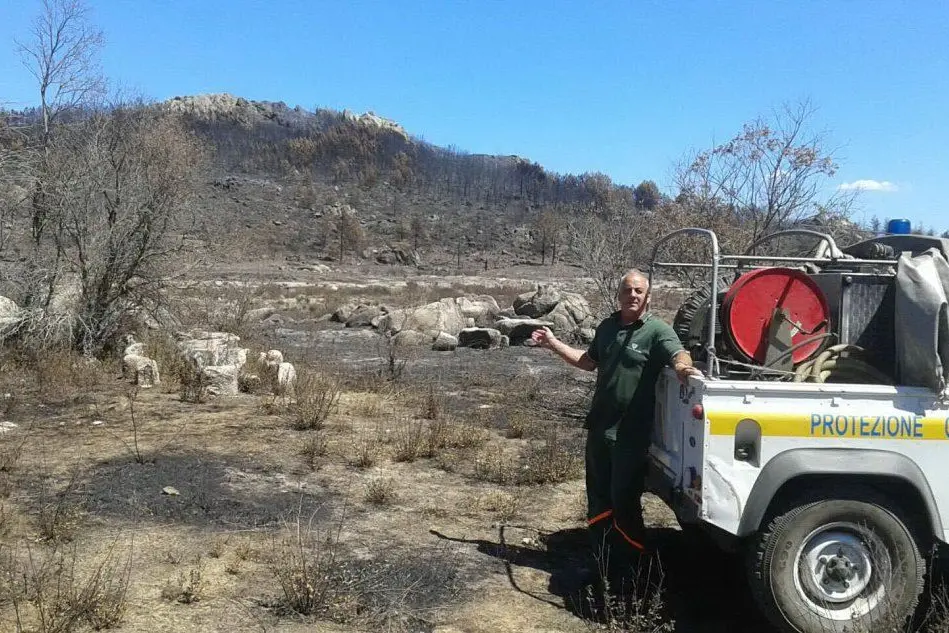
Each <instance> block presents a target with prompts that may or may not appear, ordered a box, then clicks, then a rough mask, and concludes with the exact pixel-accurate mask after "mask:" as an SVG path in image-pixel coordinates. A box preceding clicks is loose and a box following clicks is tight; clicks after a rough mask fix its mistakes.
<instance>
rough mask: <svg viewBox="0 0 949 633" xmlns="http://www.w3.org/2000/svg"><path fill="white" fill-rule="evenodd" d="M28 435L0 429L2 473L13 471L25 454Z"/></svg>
mask: <svg viewBox="0 0 949 633" xmlns="http://www.w3.org/2000/svg"><path fill="white" fill-rule="evenodd" d="M25 444H26V436H24V435H20V434H18V433H15V432H13V431H7V432H6V433H4V432H2V430H0V473H12V472H13V471H14V470H15V469H16V465H17V462H19V461H20V456H21V455H22V454H23V446H24V445H25Z"/></svg>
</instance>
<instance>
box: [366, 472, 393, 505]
mask: <svg viewBox="0 0 949 633" xmlns="http://www.w3.org/2000/svg"><path fill="white" fill-rule="evenodd" d="M397 497H398V495H396V492H395V480H394V479H392V478H391V477H372V478H370V479H369V480H368V481H367V482H366V491H365V494H364V495H363V500H364V501H365V502H366V503H369V504H372V505H376V506H385V505H389V504H391V503H392V502H394V501H395V500H396V498H397Z"/></svg>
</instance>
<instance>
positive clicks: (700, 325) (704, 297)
mask: <svg viewBox="0 0 949 633" xmlns="http://www.w3.org/2000/svg"><path fill="white" fill-rule="evenodd" d="M728 285H729V280H727V279H724V278H723V279H720V280H719V282H718V299H717V301H718V305H721V300H722V297H724V296H725V291H726V290H728ZM711 296H712V285H711V284H708V285H705V286H702V287H700V288H698V289H697V290H695V291H694V292H693V293H692V294H690V295H689V296H688V297H686V299H685V301H683V302H682V305H681V306H680V307H679V309H678V311H676V314H675V316H674V317H673V319H672V329H673V330H675V333H676V334H677V335H678V336H679V341H680V342H681V343H682V345H683V346H684V347H685V348H686V349H687V350H689V352H690V353H691V354H692V357H693V359H697V360H705V351H706V350H705V342H706V340H707V339H708V309H709V305H710V304H711ZM721 333H722V325H721V322H718V323H716V324H715V338H716V340H721Z"/></svg>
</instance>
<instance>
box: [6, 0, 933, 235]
mask: <svg viewBox="0 0 949 633" xmlns="http://www.w3.org/2000/svg"><path fill="white" fill-rule="evenodd" d="M89 4H90V6H91V7H92V9H93V20H94V21H95V23H96V24H98V25H99V27H100V28H102V29H103V31H104V32H105V37H106V45H105V48H104V49H103V53H102V65H103V69H104V72H105V74H106V75H107V76H108V77H109V78H110V80H112V81H113V82H114V83H116V84H120V85H122V86H124V87H125V88H127V89H132V90H136V91H138V92H140V93H141V94H143V95H144V96H146V97H149V98H153V99H166V98H170V97H173V96H176V95H186V94H199V93H207V92H229V93H232V94H235V95H240V96H243V97H247V98H250V99H262V100H271V101H284V102H286V103H287V104H288V105H291V106H294V105H300V106H303V107H306V108H314V107H331V108H335V109H344V108H345V109H349V110H352V111H356V112H364V111H368V110H371V111H374V112H375V113H376V114H379V115H381V116H384V117H387V118H390V119H394V120H395V121H398V122H399V123H401V124H402V125H403V126H404V127H405V128H406V130H408V132H409V133H411V134H414V135H416V136H421V137H423V138H424V139H426V140H427V141H430V142H433V143H436V144H439V145H449V144H451V145H454V146H456V147H458V148H459V149H464V150H467V151H470V152H484V153H495V154H517V155H520V156H523V157H526V158H530V159H532V160H535V161H537V162H539V163H540V164H542V165H543V166H544V167H546V168H548V169H551V170H554V171H558V172H562V173H565V172H570V173H582V172H586V171H601V172H603V173H606V174H608V175H610V176H611V177H612V178H613V179H614V180H615V181H616V182H620V183H624V184H633V185H635V184H636V183H638V182H640V181H641V180H644V179H652V180H655V181H656V182H657V183H658V184H659V186H660V188H661V189H663V191H666V192H669V193H674V192H672V191H671V183H670V173H671V166H672V164H673V162H674V161H675V160H677V159H678V158H680V157H681V156H682V155H683V154H684V152H686V151H688V150H690V149H702V148H706V147H709V146H710V145H712V144H713V143H715V142H716V141H722V140H724V139H726V138H728V137H730V136H731V135H733V134H735V133H737V132H738V131H740V129H741V126H742V124H743V123H744V122H746V121H749V120H751V119H753V118H754V117H756V116H759V115H767V114H768V113H769V111H770V110H771V109H773V108H775V107H779V106H780V105H781V104H782V103H783V102H787V101H796V100H800V99H805V98H806V99H810V100H811V102H812V103H813V104H814V105H815V106H817V108H818V110H817V113H816V115H815V117H814V119H813V126H814V127H815V128H816V129H820V130H825V131H826V132H827V134H828V140H829V145H831V146H833V147H837V148H839V150H838V152H837V156H838V158H839V161H840V165H841V167H840V170H839V172H838V173H837V175H836V176H835V177H834V179H833V181H832V182H829V183H828V186H827V189H828V191H829V192H830V191H832V190H833V189H834V188H835V187H837V186H840V185H844V184H851V185H852V184H853V183H856V182H861V181H865V182H862V185H863V186H864V187H870V188H871V190H864V191H862V192H861V195H860V196H859V200H858V202H859V208H858V211H857V212H856V214H855V219H863V218H864V217H869V216H871V215H877V216H879V217H881V218H882V217H909V218H911V219H912V220H914V221H915V222H916V223H917V224H919V223H922V224H924V225H926V226H935V227H936V228H938V229H939V230H943V229H949V205H947V203H946V201H945V197H944V195H943V188H944V187H945V185H946V184H947V183H949V152H947V148H949V44H947V42H949V2H946V1H945V0H938V1H937V0H931V1H930V0H919V1H914V2H908V1H904V2H899V1H890V2H880V1H873V0H860V1H857V0H854V1H824V2H818V1H816V0H797V1H794V2H791V1H777V0H767V1H761V0H759V1H758V2H751V1H733V2H727V3H726V2H711V1H706V2H671V1H659V0H656V1H645V0H625V1H617V2H598V1H595V0H587V1H579V0H578V1H574V2H566V1H558V0H546V1H544V2H540V1H533V0H530V1H528V0H506V1H494V0H478V1H475V0H471V1H468V2H460V1H448V0H445V1H441V2H435V1H431V2H421V1H418V2H409V1H395V0H389V1H377V2H369V1H365V0H342V1H337V2H324V1H321V0H310V1H306V0H270V1H268V2H260V1H252V0H226V1H225V0H190V1H188V2H186V1H184V0H89ZM38 6H39V3H38V2H35V1H33V0H0V50H5V51H6V52H4V53H2V54H0V102H3V103H5V104H6V105H7V106H8V107H21V106H24V105H30V104H34V103H36V101H37V97H36V95H35V89H34V87H33V86H32V85H31V79H30V77H29V75H28V73H27V72H26V70H25V69H24V68H23V67H22V65H21V64H20V62H19V59H18V57H17V55H16V54H15V52H14V42H13V38H14V37H17V36H19V37H24V36H25V35H26V33H27V30H28V28H29V22H30V20H31V18H32V16H33V15H34V14H35V13H36V12H37V10H38ZM872 189H877V190H872Z"/></svg>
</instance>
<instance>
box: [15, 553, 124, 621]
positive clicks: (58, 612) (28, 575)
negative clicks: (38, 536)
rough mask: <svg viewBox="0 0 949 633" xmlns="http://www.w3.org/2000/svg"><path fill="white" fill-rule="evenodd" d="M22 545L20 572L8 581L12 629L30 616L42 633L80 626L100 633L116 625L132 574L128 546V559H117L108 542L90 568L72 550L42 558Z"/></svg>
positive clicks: (44, 555) (121, 613)
mask: <svg viewBox="0 0 949 633" xmlns="http://www.w3.org/2000/svg"><path fill="white" fill-rule="evenodd" d="M25 547H26V556H25V557H23V558H24V560H23V562H22V563H21V564H20V568H19V569H18V570H17V571H16V573H15V574H10V575H9V576H8V579H7V580H8V585H12V586H8V590H9V594H8V595H9V596H10V599H11V600H12V602H13V604H14V612H15V613H16V618H17V625H18V629H17V630H26V629H25V628H23V627H24V621H25V620H26V619H27V617H28V616H30V615H31V616H32V620H33V621H34V622H35V623H36V625H37V626H38V630H39V631H40V632H42V633H69V632H70V631H72V630H74V629H75V628H77V627H78V626H79V625H80V624H81V623H85V624H87V625H88V626H90V627H91V628H93V629H94V630H96V631H99V630H102V629H110V628H113V627H115V626H117V625H118V624H120V623H121V621H122V619H123V617H124V615H125V610H126V606H127V595H128V588H129V584H130V579H131V572H132V548H131V546H130V547H129V552H128V556H127V557H119V556H118V552H117V550H116V543H115V542H113V543H112V544H111V545H110V547H109V548H108V549H107V550H106V552H105V554H104V555H102V556H101V557H100V558H98V559H97V560H93V561H92V562H91V564H86V561H83V560H82V559H81V557H80V555H79V553H78V550H77V549H76V548H75V547H73V548H70V549H69V551H63V550H61V549H53V550H51V551H50V552H48V553H46V554H42V553H40V552H37V551H35V550H34V549H33V548H31V547H30V545H29V544H26V546H25ZM14 564H15V565H16V564H17V563H14ZM83 569H87V570H88V571H85V572H83V571H81V570H83ZM30 611H32V613H29V612H30Z"/></svg>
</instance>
